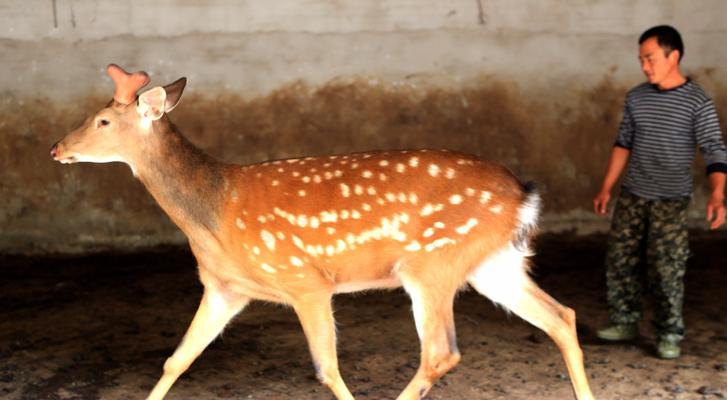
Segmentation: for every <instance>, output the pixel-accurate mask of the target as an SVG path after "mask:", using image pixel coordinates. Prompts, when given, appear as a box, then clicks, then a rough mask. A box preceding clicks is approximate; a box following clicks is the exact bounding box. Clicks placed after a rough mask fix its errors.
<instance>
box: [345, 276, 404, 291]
mask: <svg viewBox="0 0 727 400" xmlns="http://www.w3.org/2000/svg"><path fill="white" fill-rule="evenodd" d="M398 287H401V280H400V279H399V278H397V277H394V276H392V277H388V278H384V279H373V280H359V281H348V282H341V283H339V284H338V285H336V293H352V292H360V291H363V290H371V289H394V288H398Z"/></svg>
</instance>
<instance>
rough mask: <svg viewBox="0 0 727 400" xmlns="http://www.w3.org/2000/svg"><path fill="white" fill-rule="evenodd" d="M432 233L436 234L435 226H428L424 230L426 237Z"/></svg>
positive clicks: (423, 234)
mask: <svg viewBox="0 0 727 400" xmlns="http://www.w3.org/2000/svg"><path fill="white" fill-rule="evenodd" d="M432 235H434V228H427V229H426V230H424V233H422V236H424V237H430V236H432Z"/></svg>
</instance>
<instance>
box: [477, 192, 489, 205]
mask: <svg viewBox="0 0 727 400" xmlns="http://www.w3.org/2000/svg"><path fill="white" fill-rule="evenodd" d="M491 198H492V193H490V192H488V191H487V190H483V191H481V192H480V203H482V204H487V202H488V201H490V199H491Z"/></svg>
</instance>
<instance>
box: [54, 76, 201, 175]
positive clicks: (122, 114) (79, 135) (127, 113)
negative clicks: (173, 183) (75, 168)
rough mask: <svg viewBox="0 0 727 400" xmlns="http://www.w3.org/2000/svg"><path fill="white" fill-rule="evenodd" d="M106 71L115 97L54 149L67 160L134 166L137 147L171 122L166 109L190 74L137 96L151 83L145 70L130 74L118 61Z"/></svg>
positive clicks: (176, 99)
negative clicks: (160, 126)
mask: <svg viewBox="0 0 727 400" xmlns="http://www.w3.org/2000/svg"><path fill="white" fill-rule="evenodd" d="M106 72H107V73H108V74H109V76H110V77H111V79H112V80H113V81H114V84H115V86H116V91H115V93H114V98H113V100H111V101H110V102H109V103H108V104H107V105H106V107H104V108H103V109H101V110H100V111H98V112H96V113H95V114H93V115H92V116H90V117H88V118H87V119H86V121H85V122H84V123H83V124H82V125H81V126H80V127H78V128H77V129H75V130H73V131H72V132H71V133H69V134H68V135H66V137H64V138H63V139H62V140H60V141H59V142H58V143H56V144H55V145H53V148H51V152H50V153H51V156H52V157H53V159H54V160H56V161H59V162H61V163H64V164H70V163H75V162H95V163H105V162H112V161H121V162H125V163H127V164H129V165H130V166H132V168H133V165H132V161H133V157H134V154H135V150H138V149H139V148H141V147H143V146H141V144H142V143H144V142H145V141H146V140H147V139H148V138H147V137H148V136H149V134H150V133H152V131H153V130H154V126H155V124H156V125H158V124H168V123H169V122H168V120H167V119H166V118H165V113H167V112H169V111H171V110H172V109H173V108H174V107H176V105H177V104H178V103H179V99H180V98H181V97H182V92H183V91H184V86H185V85H186V83H187V79H186V78H180V79H178V80H176V81H175V82H173V83H171V84H169V85H167V86H163V87H162V86H157V87H155V88H153V89H149V90H147V91H145V92H143V93H141V94H140V95H139V96H138V97H137V95H136V93H137V92H138V91H139V90H140V89H141V88H143V87H144V86H146V85H147V84H148V83H149V76H148V75H147V74H146V73H145V72H143V71H139V72H134V73H133V74H129V73H128V72H126V71H124V70H123V69H122V68H121V67H119V66H117V65H114V64H111V65H109V66H108V68H107V70H106Z"/></svg>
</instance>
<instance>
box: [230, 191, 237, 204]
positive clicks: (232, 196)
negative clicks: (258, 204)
mask: <svg viewBox="0 0 727 400" xmlns="http://www.w3.org/2000/svg"><path fill="white" fill-rule="evenodd" d="M230 197H231V198H232V202H233V203H237V190H236V189H232V193H231V194H230Z"/></svg>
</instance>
